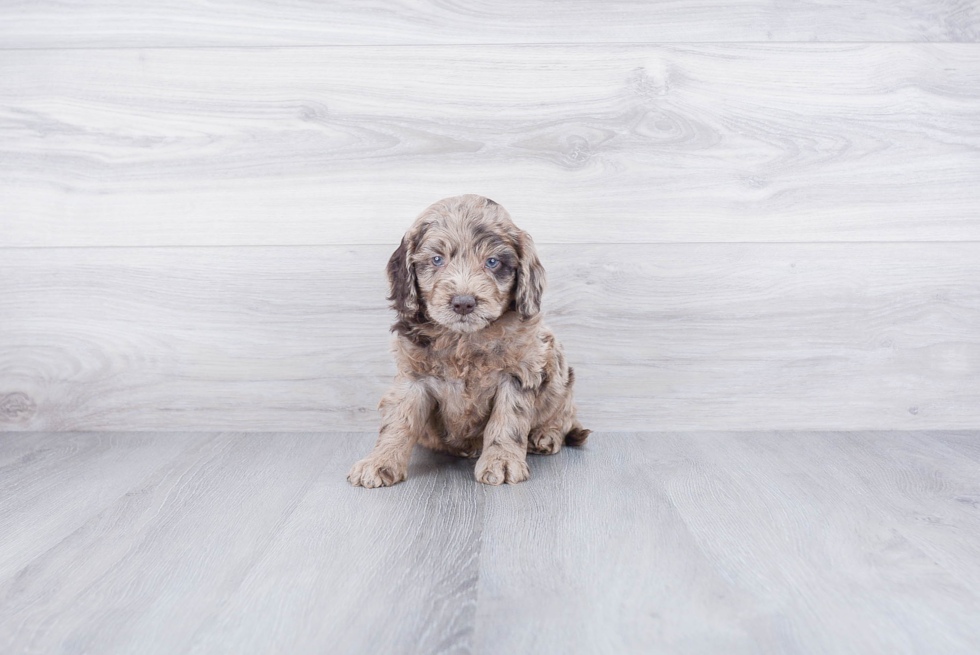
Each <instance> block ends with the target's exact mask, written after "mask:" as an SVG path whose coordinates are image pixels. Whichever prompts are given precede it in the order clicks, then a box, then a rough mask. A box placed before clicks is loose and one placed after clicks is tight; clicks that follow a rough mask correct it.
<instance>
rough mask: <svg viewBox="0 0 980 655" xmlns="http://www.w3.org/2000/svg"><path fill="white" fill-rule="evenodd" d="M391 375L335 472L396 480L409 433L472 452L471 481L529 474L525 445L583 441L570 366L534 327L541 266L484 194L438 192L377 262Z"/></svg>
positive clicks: (553, 446) (369, 481)
mask: <svg viewBox="0 0 980 655" xmlns="http://www.w3.org/2000/svg"><path fill="white" fill-rule="evenodd" d="M388 280H389V283H390V285H391V296H390V297H389V300H391V301H392V306H393V308H394V309H395V311H396V312H398V321H397V322H396V323H395V324H394V325H393V326H392V331H393V332H395V333H396V337H395V339H394V353H395V360H396V362H397V365H398V375H397V377H396V378H395V383H394V385H393V386H392V387H391V389H390V390H389V391H388V393H387V394H386V395H385V397H384V398H383V399H382V401H381V405H380V409H381V433H380V435H379V436H378V442H377V444H376V445H375V447H374V450H373V451H372V452H371V454H370V455H368V456H367V457H365V458H364V459H362V460H361V461H359V462H357V463H356V464H355V465H354V467H353V468H352V469H351V471H350V473H349V474H348V476H347V479H348V480H349V481H350V483H351V484H353V485H355V486H363V487H369V488H373V487H386V486H390V485H393V484H396V483H398V482H401V481H402V480H404V479H405V477H406V476H407V474H408V461H409V458H410V457H411V454H412V447H413V446H414V445H415V444H416V443H418V444H421V445H422V446H425V447H427V448H431V449H433V450H439V451H443V452H448V453H451V454H454V455H459V456H462V457H476V456H477V455H479V460H477V462H476V479H477V480H478V481H479V482H484V483H486V484H494V485H497V484H503V483H504V482H507V483H511V484H515V483H517V482H522V481H524V480H527V479H528V478H529V477H530V471H529V469H528V466H527V461H526V456H527V453H528V452H531V453H540V454H554V453H557V452H558V451H559V450H560V449H561V447H562V444H568V445H571V446H578V445H581V444H583V443H585V440H586V439H587V438H588V436H589V433H590V431H589V430H585V429H583V428H582V425H581V424H580V423H579V422H578V420H576V418H575V404H574V400H573V398H572V385H573V384H574V382H575V374H574V371H573V370H572V368H571V367H570V366H568V364H567V363H566V361H565V355H564V353H563V352H562V347H561V344H560V343H558V341H557V340H556V339H555V336H554V334H552V332H551V330H550V329H548V327H547V326H545V324H544V322H543V320H542V317H541V313H540V308H541V294H542V293H543V292H544V288H545V276H544V268H543V267H542V266H541V262H540V260H539V259H538V255H537V252H535V249H534V243H533V242H532V241H531V237H530V236H529V235H528V234H527V233H526V232H524V231H522V230H520V229H518V228H517V226H515V225H514V223H513V222H512V221H511V219H510V215H509V214H508V213H507V211H506V210H505V209H504V208H503V207H501V206H500V205H498V204H497V203H495V202H494V201H492V200H489V199H487V198H484V197H483V196H477V195H465V196H458V197H455V198H446V199H445V200H440V201H439V202H437V203H435V204H434V205H432V206H431V207H429V208H428V209H426V210H425V211H424V212H422V214H421V215H420V216H419V217H418V218H417V219H416V220H415V223H414V224H413V225H412V227H411V228H410V229H409V231H408V232H407V233H406V234H405V236H404V237H403V238H402V241H401V245H400V246H398V249H397V250H396V251H395V252H394V254H393V255H392V256H391V260H390V261H389V262H388Z"/></svg>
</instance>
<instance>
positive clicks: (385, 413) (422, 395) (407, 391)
mask: <svg viewBox="0 0 980 655" xmlns="http://www.w3.org/2000/svg"><path fill="white" fill-rule="evenodd" d="M434 405H435V403H434V401H433V399H432V396H431V395H430V394H429V392H428V390H427V389H426V388H425V386H424V385H423V384H421V383H418V382H408V381H403V382H399V383H396V384H395V386H394V387H392V388H391V390H390V391H388V393H387V394H386V395H385V397H384V399H382V401H381V433H380V434H379V435H378V442H377V444H375V446H374V450H372V451H371V454H370V455H368V456H367V457H365V458H364V459H362V460H361V461H359V462H357V463H356V464H354V466H353V468H351V470H350V473H348V474H347V480H348V481H349V482H350V483H351V484H352V485H354V486H355V487H367V488H368V489H373V488H375V487H390V486H391V485H393V484H397V483H399V482H401V481H402V480H404V479H405V478H406V477H408V460H409V459H410V458H411V456H412V447H413V446H414V445H415V442H416V441H417V440H418V438H419V435H420V434H421V432H422V430H424V429H425V427H426V423H427V422H428V420H429V414H430V413H431V412H432V409H433V407H434Z"/></svg>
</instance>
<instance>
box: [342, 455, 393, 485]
mask: <svg viewBox="0 0 980 655" xmlns="http://www.w3.org/2000/svg"><path fill="white" fill-rule="evenodd" d="M406 477H408V471H407V470H406V468H405V467H400V466H398V465H397V464H395V463H394V462H391V461H386V460H379V459H376V458H374V457H371V456H370V455H368V456H367V457H365V458H364V459H362V460H361V461H359V462H358V463H357V464H354V466H353V468H351V470H350V473H348V474H347V481H348V482H350V483H351V484H352V485H354V486H355V487H366V488H368V489H374V488H376V487H390V486H391V485H393V484H398V483H399V482H401V481H402V480H404V479H405V478H406Z"/></svg>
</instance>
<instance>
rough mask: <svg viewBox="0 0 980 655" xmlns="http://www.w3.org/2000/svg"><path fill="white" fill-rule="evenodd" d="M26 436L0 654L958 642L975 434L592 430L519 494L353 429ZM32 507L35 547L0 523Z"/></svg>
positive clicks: (750, 649)
mask: <svg viewBox="0 0 980 655" xmlns="http://www.w3.org/2000/svg"><path fill="white" fill-rule="evenodd" d="M32 436H34V437H35V438H37V440H38V442H39V447H38V449H36V450H37V452H39V454H40V456H39V457H37V458H34V459H28V460H26V461H24V463H23V464H22V466H21V467H18V466H15V467H14V468H12V469H5V470H4V474H5V475H7V474H9V473H14V474H17V475H19V476H20V482H19V483H18V484H16V485H13V486H10V487H9V488H6V489H5V490H4V496H3V501H2V506H3V507H5V506H6V505H7V504H8V503H9V504H11V505H12V506H17V507H20V508H21V511H20V512H15V513H0V559H2V560H3V561H6V562H17V564H16V566H14V567H12V568H5V569H3V571H2V572H0V650H2V651H3V652H9V653H14V652H16V653H20V652H44V653H69V652H98V653H105V654H107V655H111V654H114V653H125V654H127V655H146V654H150V653H168V654H169V653H271V652H282V653H285V652H288V653H296V654H297V655H304V654H306V653H322V652H327V651H329V652H397V653H464V652H465V653H498V652H505V651H506V652H534V653H543V654H546V655H547V654H550V653H556V654H557V653H570V652H589V653H658V652H670V653H705V652H725V653H789V654H796V653H828V652H832V653H849V652H855V653H933V652H942V653H950V654H960V653H962V654H967V653H974V652H976V650H977V647H978V645H980V626H978V624H977V622H976V621H975V620H974V618H975V616H976V615H977V612H978V611H980V596H978V594H977V592H976V589H977V582H978V581H980V560H978V558H977V557H976V547H975V544H976V543H977V540H978V539H980V523H978V522H977V520H976V518H977V516H976V511H977V508H976V502H966V501H964V499H974V500H975V499H976V498H977V497H978V496H980V485H978V482H977V476H976V470H977V462H978V461H980V460H978V457H977V456H976V450H975V445H976V444H977V443H978V442H980V433H978V432H976V431H972V432H938V433H937V432H923V431H915V432H848V433H839V432H829V433H828V432H823V433H820V432H775V433H774V432H766V433H759V432H656V433H634V434H623V433H609V432H599V433H596V434H594V435H593V437H592V438H591V439H590V440H589V443H588V445H587V446H586V447H585V448H582V449H566V450H563V451H562V452H561V453H560V454H559V455H557V456H552V457H542V456H532V457H531V461H530V464H531V469H532V478H531V480H530V481H528V482H526V483H523V484H521V485H517V486H513V487H503V488H489V487H485V486H481V485H478V484H477V483H476V482H475V480H474V479H473V477H472V466H473V462H472V461H469V460H461V459H456V458H450V457H446V456H442V455H436V454H433V453H429V452H427V451H417V452H416V453H415V455H414V456H413V460H412V465H411V469H410V477H409V479H408V480H407V481H406V482H405V483H403V484H400V485H398V486H396V487H393V488H390V489H381V490H365V489H357V488H352V487H350V486H349V485H348V484H347V482H346V480H344V474H345V473H346V471H347V468H348V467H349V465H350V464H351V463H352V462H353V461H354V460H355V459H356V458H357V457H359V456H360V455H361V454H362V453H363V452H366V451H367V449H369V448H370V446H371V444H372V442H373V440H374V435H373V434H372V433H361V434H342V433H308V434H288V433H270V434H255V433H252V434H238V433H226V434H207V433H197V434H180V433H176V434H163V433H157V434H132V433H116V434H111V435H109V434H86V435H79V434H71V433H62V434H56V435H52V434H35V435H32ZM19 437H20V435H3V436H2V437H0V453H4V456H6V454H10V455H11V456H12V455H14V454H16V453H23V454H28V453H30V452H32V449H31V448H28V447H27V446H26V445H25V444H24V443H22V442H20V441H19V440H18V439H19ZM8 440H9V441H8ZM40 444H43V446H41V445H40ZM93 444H95V445H97V446H98V447H97V448H95V449H93V448H90V447H89V446H90V445H93ZM971 449H972V451H973V453H974V455H973V456H971V455H970V454H969V451H970V450H971ZM52 453H57V456H50V454H52ZM163 453H167V456H166V457H163V458H161V454H163ZM83 469H90V470H92V471H93V472H94V473H95V474H94V475H90V476H78V475H72V474H69V475H68V476H66V477H65V481H64V485H63V488H55V487H52V486H51V485H50V483H49V481H50V480H51V479H53V478H57V477H59V476H60V475H62V474H63V473H65V472H71V471H79V470H83ZM137 471H138V473H137ZM0 479H3V478H0ZM108 488H112V489H113V490H114V491H113V494H112V495H110V496H106V493H105V491H106V489H108ZM59 494H61V495H62V496H63V497H65V498H67V497H68V496H69V495H70V496H71V498H72V502H73V503H74V507H75V509H76V513H77V514H78V515H79V516H81V517H82V518H81V520H79V519H78V517H77V516H76V515H75V514H73V513H69V512H62V511H58V509H57V506H56V504H55V501H56V498H55V496H57V495H59ZM37 524H45V525H48V524H50V525H52V526H55V529H54V530H53V533H57V534H59V535H61V537H60V538H58V539H55V540H52V541H49V542H48V543H47V544H46V545H45V546H44V547H43V548H37V547H35V545H34V544H30V543H28V542H26V541H17V540H14V541H11V540H10V539H8V538H7V537H8V536H9V535H10V534H13V533H17V532H20V531H23V530H25V529H29V528H30V527H31V526H33V525H37Z"/></svg>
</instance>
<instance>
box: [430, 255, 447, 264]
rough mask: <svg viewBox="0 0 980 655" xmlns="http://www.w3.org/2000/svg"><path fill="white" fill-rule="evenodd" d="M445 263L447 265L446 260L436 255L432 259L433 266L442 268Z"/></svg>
mask: <svg viewBox="0 0 980 655" xmlns="http://www.w3.org/2000/svg"><path fill="white" fill-rule="evenodd" d="M445 263H446V260H445V259H443V258H442V257H440V256H439V255H436V256H435V257H433V258H432V265H433V266H442V265H443V264H445Z"/></svg>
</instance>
